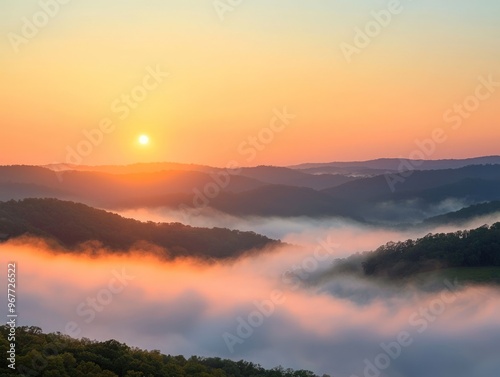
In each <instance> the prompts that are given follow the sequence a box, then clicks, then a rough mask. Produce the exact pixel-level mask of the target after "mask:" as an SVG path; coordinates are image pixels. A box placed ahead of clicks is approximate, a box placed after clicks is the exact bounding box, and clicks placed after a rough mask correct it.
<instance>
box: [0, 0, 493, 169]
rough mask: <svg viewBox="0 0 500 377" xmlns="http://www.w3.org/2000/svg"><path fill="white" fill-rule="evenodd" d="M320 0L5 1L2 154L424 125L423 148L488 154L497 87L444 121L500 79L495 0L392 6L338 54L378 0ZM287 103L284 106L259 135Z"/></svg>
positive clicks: (209, 154)
mask: <svg viewBox="0 0 500 377" xmlns="http://www.w3.org/2000/svg"><path fill="white" fill-rule="evenodd" d="M54 1H56V0H54ZM323 3H324V2H321V3H314V4H311V3H310V2H294V3H293V4H290V3H287V4H286V5H285V3H279V4H272V5H270V4H268V2H265V1H263V0H256V1H252V2H244V3H242V4H241V5H240V6H237V7H235V8H234V9H232V11H227V12H225V13H223V14H222V15H221V17H222V19H221V17H219V16H220V14H218V13H217V11H216V10H215V9H214V7H213V2H212V1H194V0H189V1H186V0H185V1H172V2H168V4H166V2H162V1H151V2H148V4H147V5H144V4H139V3H138V2H134V1H123V2H119V3H113V4H109V3H107V4H106V5H102V4H101V3H100V2H97V1H94V0H92V1H86V2H69V3H68V4H65V5H61V4H59V3H57V4H59V5H57V7H56V8H53V9H49V10H45V11H44V10H43V9H42V8H41V6H40V5H39V4H38V3H37V2H34V1H32V2H23V4H17V3H16V4H9V5H7V3H6V2H4V3H2V4H0V25H1V26H0V33H1V34H2V35H4V36H5V37H4V38H2V39H1V41H0V79H1V82H2V85H1V87H0V101H1V103H2V106H0V121H1V137H0V151H2V153H1V154H0V164H16V163H29V164H45V163H52V162H77V163H82V164H109V163H116V164H125V163H132V162H137V161H141V162H142V161H144V162H145V161H176V162H193V163H204V164H211V165H218V166H224V165H226V163H227V162H229V161H230V160H236V161H237V162H238V163H239V164H240V165H257V164H279V165H287V164H294V163H299V162H304V161H333V160H363V159H370V158H377V157H384V156H386V157H408V156H409V155H410V153H411V152H412V151H414V150H415V148H416V147H415V139H424V138H428V137H430V135H431V134H432V132H433V130H434V129H436V128H442V129H443V130H444V131H445V133H446V135H447V141H446V142H445V143H442V144H440V145H439V147H438V148H437V149H436V152H435V153H433V154H432V155H429V156H426V157H427V158H432V159H435V158H444V157H471V156H478V155H491V154H500V151H499V148H498V140H499V139H500V127H498V123H499V120H500V113H499V112H498V105H499V101H500V87H498V86H497V87H494V88H493V90H492V91H491V93H489V92H488V93H489V94H490V96H489V97H488V99H486V100H481V101H480V103H479V105H478V106H477V108H474V111H471V112H470V113H471V115H470V117H468V118H466V119H465V117H462V119H463V123H462V125H461V127H460V128H459V129H453V128H452V125H453V123H454V122H451V121H448V122H446V121H445V120H443V115H444V114H445V113H446V112H447V111H448V110H449V109H453V106H454V104H455V103H457V104H460V103H463V101H464V100H465V99H466V98H467V97H468V96H471V95H475V92H476V88H477V87H478V85H479V84H480V81H479V80H478V78H479V77H483V78H485V79H487V78H488V77H489V76H491V77H492V80H493V81H494V82H500V65H499V64H498V63H499V62H500V48H499V47H500V46H499V42H498V38H497V36H498V35H500V34H499V32H500V30H499V29H500V26H499V24H498V22H497V21H498V19H499V16H500V5H499V4H498V2H494V1H485V2H484V4H483V3H482V7H481V9H475V8H474V7H473V6H472V5H471V4H470V3H469V2H467V1H465V0H460V1H455V2H450V3H449V5H446V6H445V5H436V4H435V2H432V1H430V0H422V1H419V2H418V3H413V2H411V3H410V2H407V1H406V2H405V1H401V5H400V8H399V9H401V11H400V12H398V13H397V14H392V15H391V16H390V17H391V20H390V22H389V23H388V24H387V26H385V27H382V26H380V30H379V32H378V34H377V35H376V36H374V37H373V38H370V44H369V45H368V46H367V47H363V48H360V49H359V53H357V54H354V55H352V56H350V60H351V61H350V62H349V61H348V59H346V57H345V56H344V54H343V52H342V48H341V46H342V45H343V44H344V45H345V44H349V45H351V46H356V45H355V37H356V34H357V31H356V30H357V29H356V28H359V29H361V30H365V29H366V27H367V25H370V23H372V26H373V22H374V19H376V17H375V16H374V14H373V13H372V12H374V11H375V12H379V14H387V13H383V12H387V9H388V5H387V4H388V3H386V2H382V1H375V0H373V1H367V2H364V4H353V3H352V2H348V1H336V2H331V3H328V4H323ZM483 5H484V6H483ZM44 12H45V13H46V16H43V14H41V13H44ZM380 12H382V13H380ZM51 14H52V15H51ZM44 17H46V19H44ZM26 20H28V22H31V21H33V22H35V23H38V24H40V25H42V26H40V27H38V26H36V25H35V26H32V27H34V28H35V31H34V33H36V35H35V36H30V35H29V31H30V27H29V26H26ZM44 21H47V22H45V23H44ZM31 31H32V32H33V30H31ZM26 33H28V34H26ZM20 38H21V39H20ZM21 40H22V43H21V42H19V41H21ZM358 47H359V45H358ZM151 70H153V71H157V72H168V77H166V74H165V75H163V74H161V73H160V74H159V75H160V77H158V73H157V75H156V81H155V77H154V75H152V74H151ZM150 76H151V77H150ZM483 91H484V89H483ZM481 93H483V92H481ZM484 93H486V92H484ZM124 96H130V97H131V99H132V100H131V101H129V102H127V100H126V97H124ZM134 98H135V99H136V100H134ZM470 101H473V99H472V100H470ZM470 104H472V105H474V102H469V106H471V105H470ZM124 106H125V108H124ZM285 108H286V111H287V112H288V113H290V114H293V115H294V116H295V117H294V118H293V119H292V118H291V117H290V119H289V123H288V124H283V122H282V121H281V120H279V119H277V121H276V122H273V124H274V125H275V130H274V131H273V130H269V129H268V130H265V128H269V126H270V123H271V122H272V121H273V118H274V117H275V111H283V109H285ZM467 116H469V114H467ZM102 122H104V123H105V124H106V125H105V126H103V127H104V128H105V129H106V131H107V132H106V133H104V132H103V133H102V137H101V136H100V135H99V132H102V131H99V132H97V131H92V130H93V129H98V128H99V126H100V124H101V123H102ZM85 130H86V131H87V132H90V134H92V135H94V136H93V137H94V140H93V144H91V142H92V140H90V141H89V140H87V139H88V137H86V136H85V134H84V131H85ZM143 133H144V134H147V135H149V137H150V140H151V142H150V144H149V145H147V146H140V145H139V144H138V143H137V138H138V136H139V135H140V134H143ZM249 137H256V138H257V142H252V141H251V139H249ZM69 151H71V152H69Z"/></svg>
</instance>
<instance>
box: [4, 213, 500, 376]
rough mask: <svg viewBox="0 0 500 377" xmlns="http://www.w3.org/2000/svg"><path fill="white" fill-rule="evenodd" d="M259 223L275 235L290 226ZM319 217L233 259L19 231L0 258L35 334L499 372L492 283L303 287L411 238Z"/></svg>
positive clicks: (343, 281) (369, 370)
mask: <svg viewBox="0 0 500 377" xmlns="http://www.w3.org/2000/svg"><path fill="white" fill-rule="evenodd" d="M150 219H151V218H150ZM158 220H159V218H158ZM162 220H165V219H162ZM252 221H253V220H249V221H248V224H251V223H252ZM273 221H274V222H273ZM304 221H305V220H304ZM268 224H270V225H275V227H276V230H275V231H276V232H279V231H281V232H283V231H284V229H285V228H286V227H287V226H288V227H292V228H293V227H294V224H293V222H291V223H286V222H284V221H283V220H280V219H272V220H269V223H268ZM318 224H321V222H319V221H318V222H316V223H311V224H309V227H308V228H306V230H303V228H302V229H301V228H297V229H296V231H295V233H294V232H290V233H289V234H287V235H285V237H284V239H285V240H286V241H297V242H298V241H300V242H301V244H307V245H308V246H310V247H306V248H298V247H294V246H286V245H285V246H283V247H281V248H279V249H274V250H273V251H269V252H266V253H261V254H259V255H257V256H252V257H242V258H240V259H238V260H236V261H233V262H231V263H228V262H226V263H222V262H217V263H210V264H206V263H202V262H200V261H199V260H194V259H177V260H175V261H165V260H160V259H158V258H157V257H155V256H154V255H152V254H151V253H149V252H146V251H144V250H141V248H140V247H138V248H137V249H136V250H130V251H127V253H124V254H120V255H116V254H109V253H106V250H101V251H100V252H98V253H96V252H95V249H93V250H91V251H89V254H79V255H74V254H68V253H55V252H54V251H53V250H51V248H50V247H49V246H48V245H47V244H45V243H44V242H43V241H39V240H36V239H26V238H25V239H22V240H11V241H9V242H6V243H2V244H0V257H1V260H2V262H7V261H15V262H16V263H17V270H18V290H17V294H18V300H19V321H20V324H24V325H36V326H40V327H42V328H43V329H44V331H60V332H62V333H66V334H68V335H71V336H76V337H87V338H91V339H99V340H105V339H109V338H114V339H117V340H119V341H121V342H126V343H128V344H129V345H131V346H138V347H142V348H146V349H159V350H161V351H162V352H163V353H167V354H184V355H186V356H189V355H201V356H219V357H227V358H231V359H235V360H240V359H245V360H249V361H253V362H257V363H260V364H262V365H263V366H266V367H273V366H276V365H279V364H281V365H283V366H285V367H292V368H304V369H310V370H313V371H314V372H316V373H319V374H321V373H328V374H330V375H331V376H334V377H344V376H345V377H352V376H358V377H359V376H378V375H385V376H391V377H392V376H394V377H401V376H404V377H411V376H415V377H417V376H418V377H421V376H426V377H434V376H435V377H442V376H444V375H446V376H454V377H470V376H474V377H497V376H498V370H500V361H499V360H498V351H499V348H498V347H499V344H500V317H499V316H498V312H499V310H500V300H499V299H500V293H499V291H498V290H497V289H495V288H492V287H479V286H475V287H457V282H455V281H450V282H444V286H445V287H448V288H447V289H445V290H442V291H439V292H434V293H429V292H427V293H426V292H422V291H418V290H414V289H412V288H410V287H408V288H402V287H398V286H387V285H383V284H379V283H376V282H374V281H371V282H368V283H367V282H366V281H365V280H361V279H357V278H354V277H352V276H350V277H342V276H339V277H336V278H335V279H334V280H332V281H329V282H325V283H324V284H322V285H315V286H310V285H308V284H305V283H306V282H307V279H308V276H310V275H312V274H316V273H318V272H320V271H322V270H323V269H326V268H328V267H329V266H331V263H332V261H333V260H334V258H336V257H338V256H339V254H344V253H347V252H348V251H353V250H355V249H361V248H362V249H371V248H373V246H377V245H379V244H380V243H384V242H386V241H388V240H389V239H392V238H393V237H396V236H400V237H403V238H404V237H408V236H409V233H404V234H403V233H398V232H394V231H388V230H385V231H384V230H371V229H368V228H362V227H359V226H355V225H353V224H349V225H345V226H341V225H340V223H338V224H337V223H336V224H334V226H332V225H331V224H329V225H328V226H325V227H322V228H315V227H316V226H317V225H318ZM240 225H242V223H239V224H234V223H233V226H240ZM280 226H281V227H282V228H281V229H280ZM288 229H290V228H288ZM328 236H330V238H328ZM336 243H338V244H340V246H338V245H336ZM343 245H345V247H343ZM339 250H340V251H339ZM96 255H97V256H96ZM297 269H299V270H300V273H301V274H299V278H298V279H297V278H295V279H292V278H291V275H290V274H289V272H290V271H297ZM302 279H303V280H302ZM360 295H364V297H361V296H360ZM1 296H2V299H3V298H4V296H5V292H2V293H1ZM4 302H6V301H5V300H4ZM377 371H378V372H377ZM377 373H379V374H377Z"/></svg>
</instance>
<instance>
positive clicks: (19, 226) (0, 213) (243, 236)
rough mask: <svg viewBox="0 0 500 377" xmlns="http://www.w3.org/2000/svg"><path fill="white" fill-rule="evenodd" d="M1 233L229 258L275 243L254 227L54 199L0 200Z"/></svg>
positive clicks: (67, 245)
mask: <svg viewBox="0 0 500 377" xmlns="http://www.w3.org/2000/svg"><path fill="white" fill-rule="evenodd" d="M0 233H3V234H8V235H9V237H17V236H21V235H23V234H32V235H36V236H41V237H46V238H49V239H53V240H55V241H57V242H58V243H60V244H61V245H62V246H63V247H65V248H70V249H78V245H79V244H81V243H83V242H87V241H99V242H100V243H102V245H103V246H105V247H108V248H111V249H113V250H127V249H129V248H130V247H132V246H133V245H134V244H135V243H137V242H140V241H147V242H149V243H151V244H155V245H158V246H160V247H163V248H165V249H167V250H168V253H169V254H168V256H171V257H177V256H196V257H201V258H233V257H237V256H239V255H241V254H242V253H243V252H245V251H247V250H250V249H261V248H263V247H265V246H269V245H274V244H278V243H279V242H278V241H274V240H271V239H269V238H267V237H264V236H261V235H258V234H256V233H253V232H240V231H237V230H229V229H223V228H212V229H207V228H195V227H190V226H186V225H182V224H180V223H170V224H167V223H153V222H147V223H143V222H140V221H137V220H132V219H126V218H123V217H121V216H119V215H116V214H113V213H110V212H106V211H103V210H98V209H95V208H92V207H88V206H86V205H84V204H79V203H73V202H67V201H60V200H57V199H25V200H22V201H14V200H11V201H8V202H0Z"/></svg>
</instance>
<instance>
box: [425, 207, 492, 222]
mask: <svg viewBox="0 0 500 377" xmlns="http://www.w3.org/2000/svg"><path fill="white" fill-rule="evenodd" d="M493 214H499V218H500V201H493V202H487V203H480V204H475V205H472V206H469V207H465V208H462V209H461V210H459V211H455V212H450V213H446V214H444V215H440V216H433V217H430V218H428V219H426V220H425V221H424V222H423V223H422V225H426V226H427V225H429V226H433V225H440V224H463V223H465V222H467V221H469V220H472V219H474V218H476V217H480V216H488V215H493Z"/></svg>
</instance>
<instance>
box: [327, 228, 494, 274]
mask: <svg viewBox="0 0 500 377" xmlns="http://www.w3.org/2000/svg"><path fill="white" fill-rule="evenodd" d="M483 267H484V268H486V267H488V268H492V270H489V273H491V271H494V274H493V275H491V279H490V280H495V281H496V280H500V222H499V223H495V224H493V225H492V226H487V225H484V226H482V227H479V228H477V229H473V230H463V231H457V232H454V233H438V234H428V235H426V236H425V237H423V238H420V239H417V240H406V241H403V242H388V243H387V244H385V245H383V246H380V247H379V248H378V249H377V250H375V251H371V252H365V253H362V254H359V253H358V254H355V255H353V256H351V257H348V258H345V259H340V260H337V261H336V264H335V266H334V267H333V268H332V270H331V271H329V272H328V274H329V275H332V274H335V273H355V274H359V275H362V276H365V277H381V278H388V279H407V278H410V277H413V276H416V275H418V274H421V273H424V272H425V273H427V272H436V271H447V270H450V269H458V270H460V271H461V275H463V276H467V269H477V268H483ZM476 271H477V270H476Z"/></svg>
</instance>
